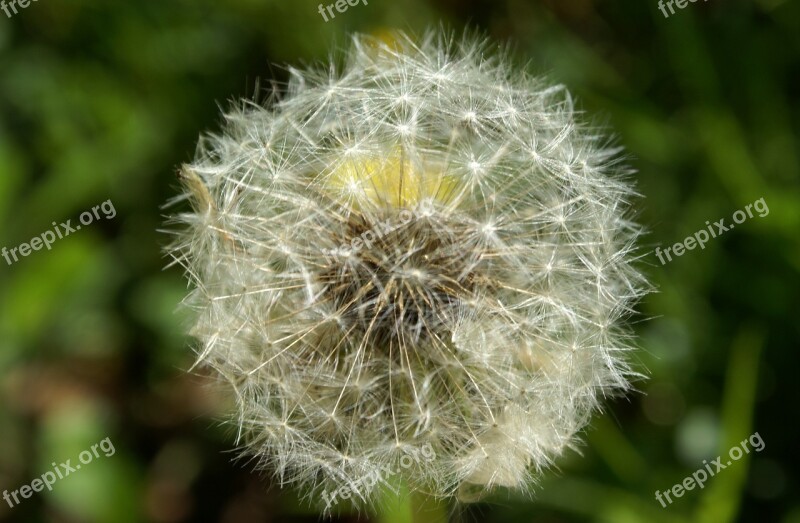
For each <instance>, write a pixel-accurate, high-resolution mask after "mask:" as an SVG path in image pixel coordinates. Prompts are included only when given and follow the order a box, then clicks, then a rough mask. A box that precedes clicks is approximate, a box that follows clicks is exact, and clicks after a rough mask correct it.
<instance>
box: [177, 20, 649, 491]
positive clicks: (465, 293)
mask: <svg viewBox="0 0 800 523" xmlns="http://www.w3.org/2000/svg"><path fill="white" fill-rule="evenodd" d="M490 51H491V49H490V46H489V45H488V44H486V43H485V42H481V41H478V40H477V39H475V38H472V37H464V38H462V39H454V38H450V37H446V36H441V35H440V34H439V33H436V32H430V33H428V34H427V35H426V36H424V37H423V38H422V39H421V40H420V41H418V42H415V41H414V40H412V39H411V38H408V37H406V36H403V35H398V36H397V37H396V38H395V40H394V41H392V42H390V43H385V42H382V41H380V40H377V39H372V38H369V37H365V36H356V37H354V38H353V43H352V47H351V49H350V51H349V52H348V53H347V55H346V63H345V65H344V66H343V68H342V69H341V71H336V70H335V68H334V67H331V69H330V70H329V71H325V72H322V71H306V72H300V71H295V70H292V71H291V73H292V76H293V79H292V80H291V82H290V85H289V88H288V92H287V94H286V96H285V97H283V98H282V99H280V100H274V101H272V102H271V103H270V104H268V106H267V107H262V106H259V105H256V104H244V106H243V108H242V109H240V110H236V111H234V112H232V113H230V114H228V115H227V123H226V126H225V128H224V131H223V133H221V134H219V135H214V136H210V137H206V138H204V139H203V140H201V143H200V146H199V150H198V154H197V159H196V161H195V162H194V163H193V164H191V165H187V166H185V167H184V169H183V175H184V181H185V182H186V183H185V185H186V189H187V190H186V193H185V196H186V197H188V198H190V199H192V201H193V203H194V211H193V212H191V213H187V214H183V215H180V216H178V217H177V221H179V222H180V223H182V224H183V227H182V228H181V232H179V233H178V235H177V237H176V242H175V244H174V245H173V246H172V249H171V254H172V256H173V257H174V258H175V260H176V261H177V262H179V263H181V264H182V265H183V266H184V267H185V268H186V270H187V272H188V273H189V275H190V277H191V279H192V281H193V283H194V290H193V291H192V293H191V296H190V298H189V300H187V302H188V303H189V304H191V306H193V307H194V308H195V309H196V311H197V315H196V322H195V324H194V329H193V335H194V336H196V337H197V338H198V339H199V340H200V342H201V346H200V347H199V349H198V353H199V358H198V363H202V364H205V365H208V366H210V367H212V368H214V369H216V371H217V372H218V373H219V375H220V376H221V377H223V378H224V379H225V380H226V381H227V382H228V383H229V384H230V386H231V387H232V389H233V390H234V391H235V394H236V398H237V402H238V419H237V423H238V425H239V427H240V434H241V443H242V446H243V448H244V449H245V451H246V452H247V453H249V454H251V455H253V456H255V457H257V459H258V460H259V461H260V464H261V465H263V467H265V468H266V469H269V470H272V471H274V472H275V473H276V474H277V476H278V477H279V478H280V481H281V482H282V483H284V482H285V483H295V484H300V485H301V486H304V487H306V489H305V492H307V493H308V495H309V496H313V495H315V494H317V493H319V492H321V491H322V490H323V489H326V490H328V492H332V491H335V490H336V489H337V488H339V487H341V486H349V487H350V490H351V491H352V492H353V499H355V500H356V501H357V502H359V501H360V502H364V503H371V502H372V501H374V496H375V495H376V494H377V492H376V491H377V489H378V486H379V485H380V483H379V484H378V485H375V484H374V483H375V482H365V481H363V480H362V478H364V477H367V476H370V477H381V478H382V479H384V480H388V479H389V478H387V477H386V474H387V473H386V471H387V470H388V471H391V472H392V473H395V472H397V473H398V474H402V475H404V476H405V479H406V480H407V481H410V482H411V483H412V484H413V485H420V486H425V488H426V489H427V490H428V491H429V492H433V493H434V494H435V495H439V496H447V495H450V494H453V493H454V492H456V491H457V490H458V489H459V487H465V486H469V485H471V486H473V487H474V488H478V489H488V488H491V487H493V486H505V487H512V488H526V487H528V486H530V484H531V482H532V481H534V480H535V479H536V475H537V473H538V472H540V471H541V470H542V469H543V468H544V467H546V466H547V465H549V464H550V463H551V462H552V460H553V459H554V458H555V457H556V456H558V455H559V454H561V453H562V451H563V450H564V449H565V448H568V447H569V446H571V445H572V444H574V443H575V441H576V433H577V432H579V431H580V430H581V429H582V428H583V427H584V426H585V425H586V423H587V421H588V420H589V417H590V415H591V414H592V412H593V411H594V410H596V409H597V408H598V406H599V399H600V398H601V397H602V396H605V395H607V394H609V393H614V392H618V391H622V390H624V389H625V388H626V387H627V386H628V379H629V377H630V376H631V371H630V369H629V366H628V365H627V364H626V362H625V358H624V352H625V351H626V350H628V348H629V340H628V338H627V336H626V335H625V330H624V329H622V325H621V323H622V320H623V319H624V317H625V316H626V315H627V314H628V313H629V312H630V307H631V305H632V303H633V302H634V301H635V300H636V298H638V297H639V296H640V295H641V294H642V293H643V292H644V291H643V289H644V288H645V282H644V281H643V279H642V277H641V275H640V274H639V272H637V270H636V269H635V268H634V267H633V266H632V265H631V262H632V260H633V258H634V255H633V252H634V248H635V247H634V242H635V239H636V238H637V235H638V234H639V232H638V228H637V226H636V225H635V224H634V223H632V222H631V221H629V219H628V218H627V214H628V212H629V211H628V209H629V200H630V198H631V197H632V196H633V192H632V189H631V187H630V185H629V184H628V182H627V181H626V180H625V177H626V175H627V174H629V171H627V170H626V169H625V168H624V167H623V166H621V165H620V162H619V161H618V158H619V157H618V154H619V150H617V149H614V148H611V147H609V145H608V141H607V140H606V139H604V138H603V135H602V132H601V131H602V130H600V131H597V130H595V129H593V128H591V127H590V126H588V125H586V124H585V123H582V122H581V121H580V120H579V118H578V116H577V114H576V112H575V109H574V107H573V102H572V99H571V98H570V96H569V94H568V93H567V91H566V90H565V89H564V88H563V87H561V86H546V85H542V84H541V82H540V81H539V80H537V79H535V78H531V77H529V76H527V75H525V74H523V73H514V72H512V71H511V70H510V67H509V66H508V65H507V64H506V63H505V59H504V58H503V55H502V54H496V53H495V54H493V53H492V52H490ZM421 449H428V450H432V452H428V453H426V454H425V456H426V459H423V460H416V461H415V465H414V466H411V467H405V466H404V467H398V466H397V465H398V463H399V462H400V460H401V458H402V457H403V456H406V455H409V454H410V455H419V452H420V450H421Z"/></svg>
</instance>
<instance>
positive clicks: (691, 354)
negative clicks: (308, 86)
mask: <svg viewBox="0 0 800 523" xmlns="http://www.w3.org/2000/svg"><path fill="white" fill-rule="evenodd" d="M12 14H13V13H12ZM440 23H444V24H445V25H446V26H448V27H452V28H454V29H457V30H459V29H460V28H461V27H464V26H470V27H478V28H480V29H481V30H483V31H485V32H486V33H487V34H488V35H490V36H491V37H492V38H493V39H495V40H497V41H499V42H510V43H511V44H512V45H513V48H514V49H515V53H516V56H517V57H518V58H519V60H520V62H528V61H529V62H530V65H529V67H530V69H531V70H532V71H534V72H537V73H546V74H548V75H549V76H550V77H551V78H552V79H553V80H554V81H557V82H563V83H565V84H566V85H567V86H568V87H569V88H570V89H571V91H572V92H573V94H574V95H576V97H577V98H578V100H579V103H580V106H581V107H582V108H583V109H585V110H586V111H587V112H588V113H589V114H590V115H594V116H597V117H599V118H600V119H601V120H602V121H604V122H607V123H608V124H610V126H611V127H612V128H613V129H614V130H615V132H616V133H617V136H618V139H619V142H620V143H621V144H622V145H624V146H626V147H627V149H628V151H629V152H630V155H631V158H630V163H631V164H632V165H633V166H634V167H635V168H636V169H637V170H638V171H639V173H638V174H637V175H636V178H637V183H638V188H639V190H640V192H641V193H642V195H643V198H642V199H641V200H640V201H638V202H637V209H638V212H639V216H640V220H641V221H642V222H643V223H644V224H645V225H646V227H647V228H648V230H649V231H650V233H649V234H648V236H647V237H646V238H645V239H644V242H643V246H642V254H643V258H642V265H643V267H644V269H645V270H646V271H647V273H648V274H649V275H650V277H651V279H652V281H653V282H654V283H655V285H656V286H657V287H658V292H657V293H655V294H652V295H650V296H648V297H647V298H646V299H645V300H644V301H643V302H642V303H641V305H640V307H639V308H640V310H641V312H642V314H641V315H640V316H639V317H637V318H636V324H635V329H636V331H637V333H638V334H639V335H640V342H639V344H640V346H641V350H640V351H639V352H638V353H637V355H636V360H637V365H638V366H639V368H640V369H643V370H644V371H645V372H647V373H649V374H650V378H649V379H648V380H645V381H641V382H639V383H638V384H637V387H638V389H639V391H638V392H637V393H634V394H632V395H630V396H629V397H628V398H627V399H620V400H617V401H615V402H613V403H611V404H609V406H608V410H607V412H606V413H605V414H603V415H601V416H597V417H596V418H595V420H594V422H593V423H592V426H591V427H590V428H589V429H588V430H587V433H586V445H584V446H583V447H582V448H581V454H582V455H579V454H577V453H574V452H572V453H570V454H569V455H568V456H567V457H566V458H565V459H563V460H562V461H561V462H560V463H559V468H558V469H555V470H553V471H550V472H549V473H548V474H547V475H546V476H545V477H544V479H543V481H542V482H541V485H539V487H538V488H537V490H536V492H535V495H534V497H533V499H532V500H526V499H523V498H521V497H519V496H514V495H508V494H505V493H498V494H497V495H495V496H494V497H492V498H489V499H488V500H486V502H482V503H479V504H476V505H470V506H464V507H460V508H459V509H458V510H457V512H456V514H455V515H454V516H453V519H454V520H457V521H466V522H469V521H489V522H504V523H509V522H518V521H519V522H526V521H530V522H534V521H535V522H543V523H544V522H547V523H556V522H573V521H609V522H614V523H626V522H640V521H642V522H643V521H655V522H660V521H663V522H680V521H697V522H708V523H719V522H723V523H724V522H728V521H748V522H749V521H759V522H761V521H767V522H782V523H797V522H800V495H799V494H800V488H798V474H796V471H797V467H798V465H799V464H800V459H798V458H800V452H798V450H797V448H796V445H797V443H798V436H799V435H800V431H798V428H797V424H798V414H800V394H798V390H799V389H800V387H798V384H800V376H798V374H795V372H798V373H800V366H799V365H798V358H797V353H798V348H800V347H799V345H800V344H798V340H800V332H799V331H800V327H799V325H800V321H798V320H800V274H799V273H800V184H799V183H798V182H799V180H798V174H799V173H800V168H799V166H800V159H799V158H798V156H799V154H800V153H798V150H799V148H798V138H797V132H798V123H799V122H800V107H798V94H800V61H799V60H798V56H800V2H798V1H787V0H751V1H734V0H724V1H723V0H710V1H707V2H696V3H690V4H688V6H687V7H686V8H684V9H682V10H677V12H676V14H675V15H672V16H670V17H669V18H665V17H664V16H663V15H662V14H661V12H660V11H659V10H658V7H657V2H656V0H644V1H642V0H636V1H634V0H625V1H623V0H611V1H607V2H592V1H589V0H569V1H567V0H550V1H542V2H524V1H522V0H496V1H492V0H483V1H480V0H426V1H423V0H403V1H402V2H401V1H398V0H394V1H387V0H369V3H368V5H358V6H355V7H350V8H349V9H348V11H347V12H346V13H343V14H338V15H337V17H336V18H335V19H334V20H331V21H329V22H327V23H326V22H324V21H323V19H322V17H321V16H320V15H319V13H318V11H317V3H315V2H311V1H295V0H279V1H275V0H226V1H225V2H212V1H210V0H191V1H189V0H183V1H180V0H173V1H168V0H159V1H155V0H145V1H141V2H138V3H133V2H131V3H123V2H116V3H115V2H110V1H105V0H38V1H37V2H33V3H31V4H30V6H29V7H27V8H25V9H20V10H19V13H18V14H16V15H14V16H12V17H10V18H9V17H7V16H6V15H5V14H3V13H2V12H0V247H2V246H6V247H8V248H9V249H10V248H11V247H13V246H17V245H19V244H20V243H22V242H26V241H29V240H30V239H31V238H32V237H33V236H34V235H38V234H40V233H42V232H43V231H46V230H48V229H51V228H52V225H51V224H52V222H54V221H56V222H63V221H66V220H67V219H72V221H73V224H75V223H76V222H77V218H78V215H79V214H80V213H81V212H83V211H86V210H88V209H90V208H91V207H92V206H94V205H97V204H100V203H101V202H103V201H105V200H108V199H111V200H112V202H113V204H114V207H115V209H116V211H117V215H116V217H114V218H113V219H108V220H106V219H100V220H97V221H96V222H95V223H93V224H92V225H91V226H86V227H84V228H83V229H82V230H81V231H79V232H76V233H75V234H74V235H71V236H69V237H68V238H65V239H63V240H61V241H59V242H57V243H56V244H54V245H53V248H52V250H51V251H45V250H42V251H39V252H34V253H32V254H31V255H30V256H28V257H26V258H22V259H21V260H20V261H19V262H18V263H14V264H13V265H8V264H7V263H6V262H5V261H4V260H2V259H0V308H1V310H2V316H0V373H2V374H1V375H2V379H0V490H3V489H9V490H13V489H17V488H19V487H20V486H21V485H23V484H26V483H30V481H31V480H32V479H33V478H35V477H38V476H40V475H41V474H42V473H44V472H46V471H47V470H50V469H51V468H52V466H51V465H50V464H51V462H61V461H64V460H66V459H68V458H72V460H73V462H76V461H77V460H76V456H78V454H79V453H80V452H81V451H82V450H85V449H88V448H90V446H91V445H92V444H95V443H97V442H99V441H100V440H101V439H103V438H105V437H107V436H108V437H110V438H111V440H112V441H113V444H114V447H115V450H116V453H115V454H114V455H113V456H111V457H105V456H103V455H102V454H101V457H99V458H97V459H95V460H94V461H93V462H92V463H91V464H90V465H87V466H85V468H84V469H83V470H81V471H79V472H76V473H75V474H73V475H70V476H69V477H67V478H64V479H63V480H61V481H59V482H58V483H56V484H55V485H54V486H53V491H52V492H47V491H45V492H43V493H38V494H34V495H33V496H32V497H31V498H30V499H25V500H22V503H21V504H19V505H18V506H15V507H14V508H10V507H9V506H8V504H7V503H5V502H3V501H2V500H0V520H3V521H15V522H44V521H48V522H51V521H52V522H102V523H105V522H113V523H116V522H121V523H125V522H139V521H152V522H164V523H169V522H183V521H192V522H194V521H197V522H205V521H208V522H212V521H213V522H217V521H219V522H237V523H238V522H245V523H247V522H266V521H309V522H310V521H316V520H317V519H318V516H316V515H315V514H314V513H313V512H312V511H310V510H308V509H307V508H304V507H303V506H302V505H300V504H299V503H298V501H297V497H296V495H295V494H294V493H293V492H292V491H289V490H281V489H279V488H277V487H271V486H270V480H269V478H268V477H265V476H264V475H259V474H257V473H254V472H253V471H252V466H251V464H249V463H246V462H236V461H234V460H233V458H234V454H233V453H232V452H231V447H232V445H233V439H234V433H233V430H232V429H231V428H230V427H226V426H224V425H222V424H220V423H219V422H218V421H217V419H218V418H215V417H214V413H215V412H217V411H218V409H219V407H220V405H219V404H218V403H217V400H215V395H214V394H213V393H212V392H211V391H209V390H208V389H207V388H206V387H205V381H204V379H203V378H202V377H201V376H198V375H193V374H189V373H186V372H185V370H186V369H187V368H188V367H189V366H190V365H191V363H192V361H193V355H192V353H191V351H190V349H189V342H190V340H188V339H187V338H186V337H185V335H184V334H183V333H184V330H185V326H186V321H185V318H184V317H183V316H182V315H181V313H179V312H178V313H176V309H177V304H178V302H179V301H180V300H181V298H182V297H183V296H184V294H185V293H186V283H185V281H184V278H183V275H182V274H181V271H180V270H179V269H177V268H172V269H169V270H166V271H164V270H163V268H164V266H165V265H166V264H167V263H168V260H167V259H166V258H165V257H164V255H163V254H162V251H161V247H162V246H163V244H164V243H166V242H167V241H168V238H167V237H166V236H165V235H163V234H161V233H159V232H157V229H159V228H160V227H163V222H164V214H165V213H167V212H172V210H170V211H165V210H164V209H162V208H161V206H162V204H163V203H164V202H165V201H166V200H167V199H168V198H169V197H170V196H173V195H174V194H175V193H176V189H177V180H176V177H175V173H176V167H177V166H178V165H179V164H181V163H182V162H185V161H188V160H190V159H191V158H192V156H193V152H194V147H195V144H196V140H197V137H198V135H199V133H200V132H201V131H204V130H214V129H217V128H219V124H220V121H221V118H220V114H219V106H222V107H227V106H228V105H229V103H230V101H231V100H234V99H236V98H240V97H253V96H254V95H256V94H258V93H259V92H260V91H259V89H261V90H263V89H265V88H268V87H270V85H271V82H273V81H274V82H281V81H283V80H285V79H286V76H287V74H286V70H285V67H283V65H284V64H291V65H296V66H300V65H304V64H310V63H314V62H317V61H322V60H325V59H326V58H327V56H328V53H329V51H330V49H331V47H332V46H335V45H341V44H344V43H345V42H346V39H347V34H348V33H349V32H351V31H362V32H369V33H379V32H381V31H384V30H386V29H388V28H400V29H406V30H409V31H413V32H419V31H422V30H423V29H425V28H426V27H429V26H436V25H438V24H440ZM276 64H277V65H276ZM259 80H260V88H259V87H257V82H258V81H259ZM762 197H763V198H764V199H765V201H766V203H767V204H768V206H769V211H770V212H769V215H768V216H765V217H763V218H759V217H757V216H756V217H754V218H752V219H750V220H748V221H746V222H744V223H743V224H742V225H740V226H738V227H737V228H736V229H735V230H734V231H730V232H728V233H726V234H724V235H723V236H721V237H719V238H716V239H714V240H711V241H710V242H709V243H708V245H707V246H706V248H705V249H704V250H697V249H695V250H694V251H689V252H687V253H685V254H684V255H683V256H682V257H680V258H676V259H674V260H673V261H672V262H671V263H668V264H666V265H663V266H662V265H661V264H660V263H659V262H658V260H657V259H656V257H655V256H654V255H653V254H652V250H653V249H654V248H655V247H656V246H661V247H662V248H664V247H666V246H668V245H672V244H673V243H675V242H678V241H682V240H683V239H684V238H685V237H686V236H688V235H690V234H693V233H694V232H695V231H697V230H698V229H701V228H703V227H704V223H705V221H706V220H710V221H716V220H719V219H720V218H726V221H727V222H728V223H730V217H731V215H732V213H733V212H734V211H736V210H737V209H741V208H744V207H745V206H746V205H747V204H750V203H752V202H754V201H756V200H758V199H759V198H762ZM754 432H758V433H759V435H760V437H761V438H762V440H763V441H764V443H765V445H766V446H765V448H764V449H763V450H762V451H761V452H758V453H756V452H751V453H750V454H748V455H746V456H745V457H744V458H743V459H741V460H740V461H738V462H736V463H735V464H734V465H731V466H730V467H728V468H727V469H726V470H724V471H721V472H720V473H719V475H718V476H716V477H714V478H712V479H710V480H709V481H708V483H707V485H706V486H705V488H704V489H702V490H698V489H694V490H693V491H690V492H687V493H686V494H685V495H684V496H683V497H681V498H679V499H676V500H675V502H674V503H673V504H671V505H669V506H668V507H667V508H662V506H661V505H660V504H659V503H658V502H657V501H656V500H655V498H654V492H655V491H656V490H657V489H658V490H661V491H664V490H667V489H669V488H671V486H672V485H673V484H675V483H679V482H681V481H682V480H683V478H684V477H686V476H687V475H689V474H691V473H692V472H693V471H695V470H696V469H698V468H700V467H702V463H703V460H704V459H712V458H714V457H716V456H717V455H719V454H725V453H727V451H728V449H729V448H731V447H732V446H734V445H736V444H737V443H738V442H740V441H741V440H743V439H745V438H746V437H748V436H749V435H750V434H752V433H754ZM73 464H74V463H73ZM396 516H397V514H393V513H390V512H389V513H386V514H384V515H383V516H382V517H381V520H382V521H392V520H393V518H395V517H396ZM339 519H340V520H344V521H369V520H371V518H369V517H368V516H366V515H362V516H360V517H358V516H356V515H348V514H343V515H341V516H340V518H339Z"/></svg>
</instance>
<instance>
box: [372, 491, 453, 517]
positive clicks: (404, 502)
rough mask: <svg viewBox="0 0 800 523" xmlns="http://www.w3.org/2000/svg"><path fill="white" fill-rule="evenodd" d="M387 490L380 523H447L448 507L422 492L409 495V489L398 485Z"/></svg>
mask: <svg viewBox="0 0 800 523" xmlns="http://www.w3.org/2000/svg"><path fill="white" fill-rule="evenodd" d="M395 490H396V492H395V491H392V490H389V489H387V491H386V495H385V498H384V502H383V503H382V508H383V510H382V511H381V512H380V514H379V515H378V519H377V521H378V522H379V523H447V522H448V519H449V518H448V505H447V503H446V502H444V501H441V500H437V499H434V498H432V497H430V496H428V495H426V494H423V493H420V492H414V493H409V491H408V487H407V486H406V485H405V484H403V485H398V486H396V488H395Z"/></svg>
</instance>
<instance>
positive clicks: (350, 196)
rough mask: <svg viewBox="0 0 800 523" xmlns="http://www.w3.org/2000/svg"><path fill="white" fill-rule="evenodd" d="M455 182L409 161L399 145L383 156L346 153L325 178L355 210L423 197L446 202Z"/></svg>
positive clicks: (399, 205) (410, 203)
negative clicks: (344, 157)
mask: <svg viewBox="0 0 800 523" xmlns="http://www.w3.org/2000/svg"><path fill="white" fill-rule="evenodd" d="M456 185H457V183H456V180H455V178H454V177H453V176H447V175H445V174H444V173H443V172H442V170H441V169H439V168H436V167H435V166H426V165H422V164H421V162H418V161H412V160H411V159H410V158H409V157H408V156H407V155H405V154H404V153H403V150H402V149H401V148H399V147H395V148H393V149H391V152H390V153H389V154H388V155H385V156H379V155H378V154H377V153H368V154H355V155H349V156H348V157H347V158H346V159H345V160H343V161H342V162H341V163H339V164H338V165H336V167H334V169H333V171H332V172H331V173H330V174H329V176H328V178H327V186H328V188H329V189H330V190H331V192H332V193H333V194H332V196H333V197H334V198H335V199H336V200H338V201H340V202H342V203H344V204H345V205H347V206H348V207H350V208H351V209H352V210H354V211H376V210H387V209H389V210H391V209H404V208H414V207H416V206H418V205H419V204H421V203H423V202H425V201H428V202H435V203H440V204H448V203H450V202H451V200H452V199H453V197H454V193H455V189H456Z"/></svg>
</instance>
